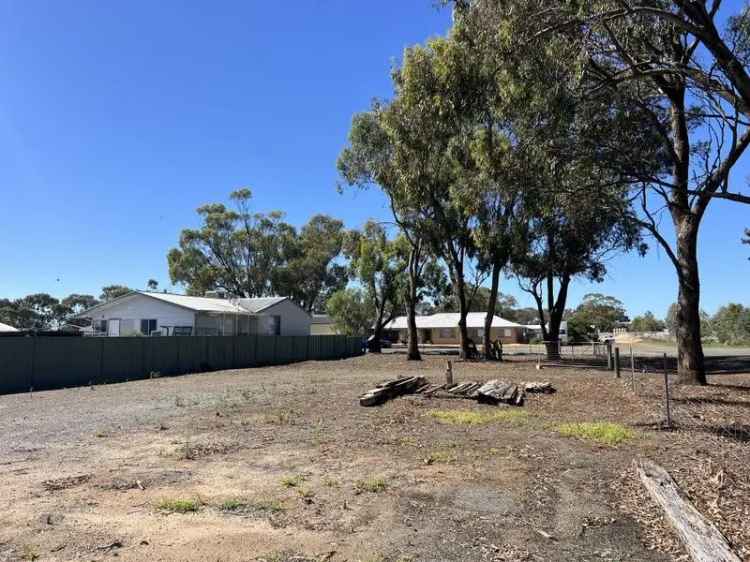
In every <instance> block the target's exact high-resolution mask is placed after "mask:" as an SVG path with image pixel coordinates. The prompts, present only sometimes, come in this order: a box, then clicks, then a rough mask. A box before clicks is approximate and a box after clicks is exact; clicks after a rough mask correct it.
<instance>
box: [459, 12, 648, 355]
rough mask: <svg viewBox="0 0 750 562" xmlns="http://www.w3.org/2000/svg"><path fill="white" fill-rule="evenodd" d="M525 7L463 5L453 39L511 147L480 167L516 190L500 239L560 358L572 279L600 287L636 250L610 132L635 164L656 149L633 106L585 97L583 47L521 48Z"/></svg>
mask: <svg viewBox="0 0 750 562" xmlns="http://www.w3.org/2000/svg"><path fill="white" fill-rule="evenodd" d="M528 4H529V2H518V3H513V2H502V1H499V0H498V1H492V0H487V1H479V2H473V3H470V4H467V5H464V6H459V8H460V9H459V10H457V12H456V17H455V19H454V21H455V23H454V30H453V32H452V37H454V38H455V40H456V41H457V42H459V43H461V44H462V45H464V46H465V47H470V53H471V54H472V59H470V60H475V59H477V58H479V59H480V60H481V61H482V62H481V65H480V69H481V75H480V79H479V82H480V84H482V83H485V82H489V86H485V87H484V89H483V90H482V89H481V87H480V91H484V92H488V94H486V95H487V97H488V99H489V103H487V104H486V107H487V108H488V110H489V111H488V110H485V114H484V115H483V117H484V118H483V119H482V120H481V121H480V123H483V124H485V123H488V122H489V123H492V126H491V127H487V129H486V130H487V131H490V132H494V133H495V135H494V138H495V139H496V143H495V144H496V145H497V144H503V143H504V144H505V146H507V148H506V150H505V154H504V155H503V153H502V152H500V155H501V159H499V160H498V162H499V163H497V164H494V165H489V166H488V165H486V164H485V163H486V162H488V161H489V162H490V163H492V159H491V158H488V157H484V158H481V159H478V161H479V162H480V163H481V164H485V165H484V166H483V168H484V169H486V170H489V172H490V173H491V174H492V173H494V175H490V179H491V180H495V182H496V183H500V185H501V186H502V185H503V184H505V185H506V186H515V187H516V189H517V190H518V192H520V194H519V195H518V199H517V201H518V203H516V204H515V205H514V204H513V203H512V202H513V201H514V200H513V199H512V197H513V195H514V193H513V190H512V189H509V188H508V187H505V201H506V203H505V211H506V212H507V211H510V215H509V218H510V219H511V220H509V221H508V222H507V223H506V228H509V230H508V231H507V232H504V233H503V234H504V239H505V240H506V241H507V247H508V248H509V249H510V250H511V253H510V255H508V254H506V259H510V261H511V262H512V269H513V271H514V272H515V273H516V274H517V275H518V276H519V277H521V278H522V279H523V283H522V288H524V289H525V290H526V291H528V292H529V293H530V294H532V296H533V297H534V300H535V303H536V305H537V306H536V308H537V313H538V315H539V323H540V324H541V325H542V334H543V339H544V340H545V341H548V342H550V345H549V349H548V352H549V353H550V354H551V355H554V354H556V353H557V342H558V341H559V329H560V323H561V321H562V317H563V313H564V311H565V305H566V302H567V294H568V287H569V285H570V282H571V281H572V279H573V278H575V277H576V276H587V277H589V278H590V279H592V280H601V279H602V276H603V275H604V272H605V266H604V258H605V256H606V255H608V254H609V253H611V252H613V251H619V250H629V249H631V248H634V247H640V246H639V242H640V240H639V236H638V227H637V224H636V223H635V220H634V215H633V213H632V211H631V205H630V200H629V198H628V188H629V186H630V178H629V176H627V175H625V174H623V173H622V172H621V171H620V170H617V169H612V168H609V167H608V166H606V165H604V162H606V160H607V159H608V156H609V154H608V151H612V150H615V149H614V148H613V147H612V146H611V145H612V144H613V143H612V142H611V140H610V139H611V136H612V131H618V134H619V135H621V136H623V137H625V136H626V135H634V136H633V137H632V138H633V139H638V141H639V142H636V143H632V146H631V147H630V148H629V149H628V150H627V152H628V154H631V153H633V154H634V156H633V158H636V157H638V158H643V159H644V160H645V161H646V162H647V163H648V166H651V167H653V166H656V165H658V164H659V162H660V160H659V159H658V156H659V154H658V151H656V152H657V153H656V155H653V156H652V155H650V151H649V149H650V148H651V147H652V146H653V142H652V141H651V139H650V138H649V136H648V135H647V134H643V133H639V130H640V126H641V125H642V123H643V116H642V115H640V114H638V112H637V111H633V109H634V108H633V107H632V106H626V109H627V110H628V112H625V111H622V110H619V111H612V106H613V103H612V100H611V99H609V98H605V99H603V100H598V101H597V102H596V103H591V102H589V101H588V100H586V98H585V97H584V95H583V94H584V93H585V92H584V90H583V79H582V76H581V72H580V67H579V65H578V64H577V63H578V57H579V53H578V48H579V47H578V45H576V44H575V43H570V42H569V41H567V40H566V38H564V37H559V36H552V37H550V38H549V39H548V40H547V42H546V43H545V44H541V43H539V42H534V41H527V42H526V43H523V42H521V41H520V39H521V38H522V37H523V34H522V32H523V30H524V29H525V27H524V26H526V25H527V23H526V20H527V19H528V18H529V17H532V16H533V12H531V11H528V10H524V9H523V8H524V7H525V6H526V5H528ZM519 8H520V11H519ZM477 53H481V54H480V55H478V54H477ZM618 109H619V108H618ZM636 109H637V108H636ZM490 112H491V113H490ZM480 115H481V113H480ZM603 141H608V142H603ZM617 149H619V150H625V149H624V148H623V146H619V145H618V146H617ZM486 174H487V173H486V172H485V175H486ZM500 194H503V191H502V190H501V191H500ZM508 202H510V203H508ZM490 208H491V206H490ZM476 213H477V215H478V216H479V217H481V220H479V221H478V222H479V227H478V228H477V231H478V232H481V231H482V228H486V225H487V224H488V221H487V219H486V218H485V216H483V214H482V211H481V207H480V209H478V210H477V211H476ZM500 224H502V223H500ZM492 246H494V247H495V248H502V245H501V244H497V243H495V244H494V245H491V247H492ZM545 308H546V310H545Z"/></svg>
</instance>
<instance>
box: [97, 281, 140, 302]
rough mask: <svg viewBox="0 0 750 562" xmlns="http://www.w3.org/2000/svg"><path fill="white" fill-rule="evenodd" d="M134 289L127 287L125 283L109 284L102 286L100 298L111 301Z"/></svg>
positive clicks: (103, 300)
mask: <svg viewBox="0 0 750 562" xmlns="http://www.w3.org/2000/svg"><path fill="white" fill-rule="evenodd" d="M132 290H133V289H131V288H130V287H126V286H125V285H107V286H106V287H102V293H101V295H99V300H100V301H102V302H109V301H111V300H114V299H116V298H119V297H122V296H125V295H127V294H128V293H130V292H132Z"/></svg>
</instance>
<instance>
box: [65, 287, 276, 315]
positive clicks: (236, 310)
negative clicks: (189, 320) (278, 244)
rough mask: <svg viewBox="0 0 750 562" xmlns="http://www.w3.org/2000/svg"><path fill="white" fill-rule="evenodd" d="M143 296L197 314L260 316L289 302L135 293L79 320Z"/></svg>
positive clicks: (106, 303)
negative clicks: (124, 301)
mask: <svg viewBox="0 0 750 562" xmlns="http://www.w3.org/2000/svg"><path fill="white" fill-rule="evenodd" d="M134 295H142V296H145V297H149V298H152V299H156V300H159V301H162V302H166V303H168V304H173V305H175V306H179V307H181V308H187V309H189V310H194V311H196V312H214V313H223V314H259V313H260V312H262V311H264V310H266V309H268V308H271V307H272V306H274V305H276V304H278V303H280V302H282V301H285V300H287V297H262V298H256V299H220V298H215V297H192V296H189V295H176V294H174V293H158V292H153V291H133V292H131V293H128V294H127V295H123V296H122V297H118V298H116V299H113V300H111V301H109V302H105V303H101V304H98V305H96V306H94V307H92V308H90V309H88V310H85V311H83V312H81V313H80V314H77V315H76V317H77V318H86V317H87V315H88V314H89V313H90V312H91V311H92V310H98V309H100V308H106V307H109V306H113V305H116V304H118V303H119V302H120V301H122V300H124V299H127V298H130V297H133V296H134Z"/></svg>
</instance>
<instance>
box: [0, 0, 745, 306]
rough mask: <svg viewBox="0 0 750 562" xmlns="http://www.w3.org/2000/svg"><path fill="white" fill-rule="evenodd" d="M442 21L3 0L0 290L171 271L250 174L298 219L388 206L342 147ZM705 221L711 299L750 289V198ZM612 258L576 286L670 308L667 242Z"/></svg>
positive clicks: (162, 276) (262, 204)
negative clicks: (219, 204) (209, 212)
mask: <svg viewBox="0 0 750 562" xmlns="http://www.w3.org/2000/svg"><path fill="white" fill-rule="evenodd" d="M449 23H450V16H449V13H448V12H447V11H445V10H443V11H439V10H436V9H435V8H434V7H433V2H432V1H431V0H409V1H407V2H403V1H399V0H390V1H386V2H352V1H350V0H297V1H295V2H290V3H281V2H260V1H247V0H246V1H241V2H240V1H238V2H229V1H222V2H213V3H208V2H199V1H193V2H185V1H184V0H180V1H177V0H162V1H160V2H151V1H149V2H146V1H142V0H129V1H128V2H118V3H113V2H99V1H90V0H76V1H75V2H57V1H41V0H23V1H20V0H19V1H7V0H5V1H0V193H1V194H2V199H1V201H2V203H3V204H2V207H0V232H1V233H2V237H1V238H0V263H1V264H2V273H0V297H3V296H5V297H18V296H22V295H24V294H28V293H32V292H49V293H51V294H53V295H56V296H64V295H67V294H69V293H72V292H78V293H92V294H98V293H99V289H100V287H102V286H103V285H106V284H114V283H117V284H126V285H129V286H131V287H136V288H140V287H144V286H145V284H146V281H147V280H148V279H149V278H151V277H153V278H156V279H157V280H159V281H160V283H161V284H162V286H163V287H168V286H169V276H168V273H167V266H166V253H167V251H168V250H169V249H170V248H171V247H173V246H174V245H175V244H176V242H177V239H178V236H179V232H180V230H181V229H182V228H184V227H187V226H195V225H196V224H197V220H196V215H195V209H196V207H198V206H199V205H201V204H203V203H207V202H214V201H221V200H224V199H225V197H226V195H227V194H228V193H229V192H230V191H231V190H233V189H235V188H237V187H240V186H250V187H251V188H252V189H253V191H254V194H255V207H256V209H257V210H259V211H269V210H273V209H280V210H283V211H285V212H286V213H287V218H288V220H289V221H290V222H292V223H293V224H298V225H299V224H303V223H304V222H305V221H306V220H307V219H308V218H309V217H310V215H312V214H314V213H320V212H322V213H328V214H331V215H334V216H337V217H339V218H342V219H343V220H344V221H345V222H346V223H347V225H348V226H350V227H355V226H358V225H360V224H362V223H363V222H364V221H365V220H366V219H367V218H369V217H376V218H387V216H388V212H387V208H386V207H385V205H384V201H383V199H382V198H381V197H380V196H379V195H378V194H377V193H376V192H369V193H362V192H356V193H355V192H347V193H345V194H343V195H340V194H338V193H337V192H336V181H337V176H336V169H335V162H336V157H337V155H338V153H339V151H340V150H341V148H342V147H343V146H344V144H345V142H346V135H347V131H348V128H349V124H350V121H351V117H352V115H353V114H354V113H355V112H357V111H361V110H364V109H366V108H367V107H368V105H369V103H370V100H371V99H372V98H373V97H387V96H389V95H390V93H391V84H390V78H389V69H390V67H391V64H392V61H393V60H394V59H397V58H398V57H399V56H400V54H401V52H402V50H403V48H404V47H406V46H408V45H411V44H414V43H418V42H421V41H423V40H425V39H426V38H427V37H429V36H430V35H434V34H439V33H443V32H445V30H446V29H447V28H448V26H449ZM748 159H750V155H746V156H745V158H744V159H743V160H742V161H741V162H740V165H739V166H738V168H737V171H736V172H735V173H734V175H733V181H734V182H741V183H742V184H743V185H744V184H745V183H746V182H747V181H748V176H750V164H749V163H748ZM704 222H705V224H704V226H703V229H702V235H701V246H700V254H701V266H702V283H703V303H704V308H706V309H707V310H709V311H713V310H715V309H716V308H717V307H718V306H720V305H721V304H722V303H725V302H727V301H730V300H733V301H739V302H744V303H745V304H750V302H749V299H748V286H749V285H750V284H748V282H747V281H746V280H747V279H748V275H750V261H748V260H747V257H748V256H750V247H748V246H744V247H743V246H741V245H740V243H739V239H740V237H741V235H742V230H743V228H744V227H747V226H750V213H748V208H747V207H742V206H740V205H732V204H728V203H721V202H715V203H714V204H712V205H711V208H710V210H709V212H708V215H707V217H706V219H705V221H704ZM609 271H610V273H609V276H608V278H607V280H606V281H605V282H604V283H602V284H598V285H595V286H591V285H590V284H588V283H585V282H578V283H576V284H575V286H574V288H573V292H572V295H571V300H570V304H571V305H575V304H577V302H578V301H579V300H580V297H581V296H582V295H583V294H584V293H586V292H590V291H597V292H604V293H607V294H611V295H614V296H617V297H618V298H620V299H621V300H623V301H624V302H625V303H626V305H627V308H628V310H629V311H630V312H631V314H637V313H640V312H643V311H644V310H647V309H651V310H653V311H654V312H655V313H656V314H657V315H663V314H664V312H665V311H666V308H667V307H668V306H669V304H670V303H671V302H672V301H673V300H674V298H675V292H676V283H675V274H674V271H673V269H672V266H671V264H670V263H669V261H668V259H667V258H666V256H664V255H663V253H661V252H659V251H658V250H656V248H655V247H654V248H653V250H652V251H651V252H650V254H649V255H648V256H647V257H646V258H639V257H637V256H625V257H619V258H617V259H615V260H613V261H612V262H611V263H610V264H609ZM177 289H178V288H177ZM503 290H504V291H506V292H510V293H514V294H516V295H517V296H519V298H520V300H521V302H522V304H526V303H527V302H528V300H527V299H525V298H524V296H523V294H522V293H519V292H518V290H517V289H516V284H515V282H514V281H507V282H506V283H505V286H504V287H503Z"/></svg>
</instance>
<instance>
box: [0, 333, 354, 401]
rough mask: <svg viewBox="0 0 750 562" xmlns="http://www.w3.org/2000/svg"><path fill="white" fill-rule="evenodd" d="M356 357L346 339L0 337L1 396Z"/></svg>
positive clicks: (321, 337) (312, 337) (265, 337)
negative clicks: (157, 377) (158, 376)
mask: <svg viewBox="0 0 750 562" xmlns="http://www.w3.org/2000/svg"><path fill="white" fill-rule="evenodd" d="M361 354H362V339H361V338H351V337H347V336H225V337H224V336H190V337H154V338H74V337H71V338H64V337H55V338H52V337H43V336H41V337H26V338H24V337H7V338H2V337H0V394H11V393H14V392H27V391H28V390H29V389H31V388H33V389H35V390H46V389H53V388H64V387H70V386H83V385H88V384H102V383H112V382H123V381H126V380H136V379H143V378H149V377H150V376H153V375H156V374H158V375H160V376H169V375H181V374H187V373H197V372H207V371H220V370H224V369H242V368H246V367H259V366H264V365H286V364H289V363H295V362H298V361H309V360H318V361H320V360H330V359H344V358H347V357H355V356H357V355H361Z"/></svg>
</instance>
